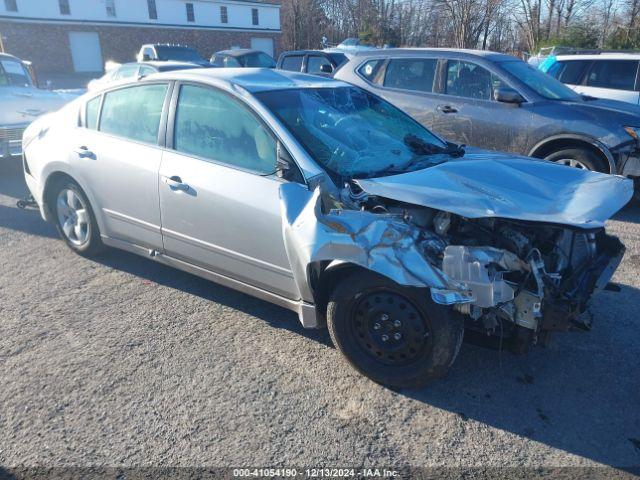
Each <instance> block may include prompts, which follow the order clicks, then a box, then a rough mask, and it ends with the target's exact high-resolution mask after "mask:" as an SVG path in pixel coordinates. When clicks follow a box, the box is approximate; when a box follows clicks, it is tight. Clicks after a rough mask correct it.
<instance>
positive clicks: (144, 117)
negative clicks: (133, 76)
mask: <svg viewBox="0 0 640 480" xmlns="http://www.w3.org/2000/svg"><path fill="white" fill-rule="evenodd" d="M166 93H167V85H143V86H136V87H129V88H122V89H120V90H115V91H113V92H109V93H107V94H105V98H104V104H103V106H102V115H101V120H100V131H101V132H104V133H109V134H111V135H116V136H118V137H124V138H128V139H130V140H135V141H138V142H143V143H153V144H155V143H157V140H158V128H159V127H160V117H161V116H162V106H163V104H164V98H165V95H166Z"/></svg>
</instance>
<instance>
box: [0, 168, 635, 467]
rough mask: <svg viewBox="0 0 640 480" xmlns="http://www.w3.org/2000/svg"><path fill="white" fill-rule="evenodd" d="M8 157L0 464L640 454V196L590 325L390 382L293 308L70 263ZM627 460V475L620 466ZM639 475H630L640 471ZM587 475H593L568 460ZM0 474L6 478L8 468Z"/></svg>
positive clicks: (145, 266) (374, 461)
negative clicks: (349, 356)
mask: <svg viewBox="0 0 640 480" xmlns="http://www.w3.org/2000/svg"><path fill="white" fill-rule="evenodd" d="M25 194H26V190H25V186H24V183H23V180H22V178H21V176H20V174H19V171H18V169H11V168H7V165H0V314H1V317H0V319H1V320H0V474H1V473H2V469H3V468H4V469H5V470H4V471H5V473H7V472H10V471H11V469H12V468H13V467H15V466H17V465H23V466H36V465H40V466H47V467H52V466H120V467H127V466H134V467H140V466H188V467H215V466H236V467H244V466H264V467H273V466H298V467H304V466H306V467H313V466H316V467H320V466H323V467H324V466H361V465H368V466H396V467H400V466H409V465H410V466H414V467H446V468H447V469H449V468H451V469H453V470H447V471H451V472H456V471H457V470H455V469H458V468H469V467H474V468H477V469H479V470H480V471H483V469H490V468H494V467H500V468H503V467H517V468H519V469H520V468H526V469H529V470H530V471H531V472H532V473H534V472H536V471H538V469H540V468H543V469H544V468H552V467H582V468H585V467H593V470H592V471H593V472H596V474H597V475H604V476H609V475H613V474H618V475H622V476H625V475H628V476H630V475H632V473H633V472H635V473H638V469H639V466H640V372H639V370H638V362H639V359H640V208H639V207H638V206H637V205H636V206H630V207H627V208H626V209H625V210H623V211H622V212H621V213H620V214H618V216H617V217H616V219H615V220H613V221H611V222H610V223H609V225H608V228H609V229H610V231H611V232H614V233H615V234H617V235H619V236H620V237H621V239H622V240H623V242H624V243H625V244H626V246H627V253H626V256H625V258H624V260H623V263H622V265H621V267H620V269H619V270H618V272H617V273H616V275H615V277H614V281H616V282H618V283H619V284H620V285H621V287H622V288H621V291H620V292H609V291H605V292H602V293H599V294H597V296H596V297H595V298H594V299H593V302H592V305H591V307H590V308H589V311H588V312H587V314H588V315H591V316H592V317H593V320H594V326H593V329H592V330H591V331H589V332H583V331H575V332H567V333H559V334H556V335H555V337H554V338H553V340H552V342H551V345H550V346H548V347H546V348H543V347H536V348H535V349H534V350H533V351H532V352H531V353H530V354H528V355H527V356H515V355H512V354H510V353H506V352H502V353H500V352H498V351H496V350H488V349H484V348H481V347H477V346H473V345H468V344H465V345H463V348H462V351H461V353H460V355H459V357H458V360H457V361H456V363H455V365H454V366H453V368H452V370H451V372H450V374H449V375H448V376H447V377H446V378H445V379H443V380H440V381H438V382H436V383H433V384H431V385H429V386H427V387H425V388H423V389H420V390H390V389H387V388H384V387H382V386H379V385H376V384H374V383H372V382H371V381H369V380H367V379H366V378H363V377H361V376H360V375H358V374H357V373H355V372H354V371H353V370H352V369H351V368H350V367H349V366H348V365H347V364H346V363H345V362H344V361H343V360H342V358H341V357H340V355H339V353H338V352H337V351H336V350H335V349H334V347H333V346H332V345H331V341H330V339H329V336H328V334H327V333H326V331H315V330H311V331H309V330H304V329H303V328H302V327H301V326H300V324H299V322H298V319H297V317H296V315H294V314H293V313H291V312H289V311H286V310H283V309H281V308H279V307H276V306H274V305H271V304H269V303H265V302H263V301H260V300H257V299H254V298H252V297H249V296H247V295H244V294H241V293H238V292H235V291H232V290H229V289H226V288H223V287H220V286H218V285H216V284H213V283H210V282H208V281H206V280H202V279H200V278H197V277H195V276H192V275H189V274H186V273H182V272H180V271H176V270H172V269H170V268H168V267H164V266H162V265H159V264H156V263H153V261H151V260H149V259H146V258H141V257H137V256H134V255H131V254H128V253H124V252H121V251H116V250H111V251H109V252H108V253H106V254H105V255H103V256H101V257H99V258H96V259H91V260H90V259H84V258H81V257H79V256H77V255H74V254H73V253H72V252H71V251H70V250H69V249H68V248H66V247H65V245H64V243H63V242H62V241H60V240H59V239H58V238H57V235H56V231H55V229H54V227H53V226H51V225H49V224H46V223H44V222H43V221H42V219H41V218H40V216H39V214H38V212H37V211H35V210H19V209H17V208H16V206H15V202H16V200H17V199H19V198H21V197H22V196H23V195H25ZM613 469H616V470H615V471H614V470H613ZM634 469H635V470H634ZM568 471H569V472H575V473H579V472H582V471H583V470H580V469H579V468H573V469H568ZM0 476H1V475H0Z"/></svg>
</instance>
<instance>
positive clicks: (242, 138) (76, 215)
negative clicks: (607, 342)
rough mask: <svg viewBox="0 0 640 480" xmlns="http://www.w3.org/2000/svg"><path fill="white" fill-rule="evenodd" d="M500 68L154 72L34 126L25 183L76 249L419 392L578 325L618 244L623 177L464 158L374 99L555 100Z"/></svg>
mask: <svg viewBox="0 0 640 480" xmlns="http://www.w3.org/2000/svg"><path fill="white" fill-rule="evenodd" d="M396 53H397V54H398V57H395V55H396ZM396 58H397V60H398V61H399V64H397V65H394V64H393V63H392V62H393V61H395V60H396ZM451 62H454V63H453V65H451ZM503 63H509V61H508V59H507V58H502V57H501V56H500V57H496V56H493V55H485V56H482V57H479V56H477V55H472V54H469V53H456V54H455V55H454V54H453V53H451V52H429V53H426V54H425V56H423V54H422V53H420V52H404V51H398V52H391V56H390V57H380V53H379V52H373V53H371V54H358V55H356V56H354V58H353V59H352V61H351V62H350V63H349V64H347V65H344V66H343V67H342V68H340V69H339V70H338V72H339V73H340V72H345V75H346V74H347V73H348V74H349V76H351V77H352V80H353V81H354V82H355V81H356V78H355V77H356V76H358V78H359V79H360V80H358V82H359V81H361V82H362V85H363V86H364V87H365V88H361V87H359V86H354V85H351V84H349V83H346V82H343V81H339V80H335V79H330V78H322V77H312V76H309V75H304V74H301V73H297V72H287V71H284V70H274V69H265V68H262V69H250V70H246V71H243V73H242V75H238V71H237V70H234V69H192V70H184V71H170V72H163V73H158V74H155V75H150V76H147V77H144V78H141V79H136V80H132V81H130V82H127V83H125V84H117V85H109V86H107V87H106V88H104V89H102V90H99V91H93V92H89V93H87V94H86V95H84V96H83V97H81V98H79V99H77V100H75V101H73V102H71V103H70V104H68V105H66V106H65V107H64V108H62V109H61V110H60V111H58V112H56V113H53V114H49V115H45V116H42V117H40V118H39V119H38V120H36V121H35V122H33V123H32V124H31V125H30V126H29V127H28V128H27V130H26V132H25V134H24V139H23V145H24V155H23V165H24V172H25V179H26V183H27V185H28V187H29V190H30V191H31V193H32V194H33V197H34V198H35V200H36V202H37V204H38V206H39V208H40V211H41V214H42V216H43V218H44V219H46V220H48V221H50V222H52V223H54V224H55V225H56V227H57V229H58V231H59V233H60V235H61V237H62V238H63V239H64V241H65V242H66V243H67V245H68V246H69V248H71V249H72V250H74V251H75V252H77V253H79V254H81V255H93V254H96V253H98V252H99V251H100V250H101V249H102V248H104V247H105V246H109V247H116V248H121V249H124V250H128V251H131V252H134V253H137V254H140V255H143V256H146V257H149V258H151V259H153V260H154V261H157V262H160V263H163V264H166V265H170V266H173V267H176V268H179V269H182V270H186V271H189V272H192V273H194V274H196V275H199V276H202V277H204V278H207V279H210V280H213V281H215V282H218V283H221V284H223V285H226V286H228V287H231V288H235V289H239V290H241V291H243V292H246V293H249V294H251V295H255V296H257V297H259V298H262V299H264V300H267V301H270V302H273V303H275V304H278V305H281V306H283V307H285V308H289V309H291V310H293V311H295V312H297V313H298V315H299V317H300V321H301V322H302V324H303V325H304V326H305V327H309V328H318V327H323V326H325V325H326V326H327V327H328V329H329V332H330V334H331V337H332V339H333V342H334V344H335V345H336V347H337V348H338V349H339V350H340V351H341V352H342V353H343V354H344V356H345V358H346V359H347V360H348V361H349V362H350V363H351V364H352V365H353V366H354V367H355V368H356V369H357V370H358V371H360V372H362V373H363V374H365V375H367V376H369V377H370V378H372V379H373V380H375V381H377V382H380V383H383V384H387V385H393V386H398V387H414V386H417V385H421V384H424V383H425V382H427V381H429V380H432V379H434V378H437V377H440V376H442V375H444V374H445V373H446V372H447V370H448V369H449V368H450V367H451V365H452V363H453V362H454V360H455V358H456V356H457V353H458V351H459V349H460V345H461V342H462V338H463V332H464V331H465V329H467V330H471V331H476V332H481V333H482V334H483V335H487V336H489V337H492V338H495V339H496V340H497V339H500V341H501V342H503V341H504V345H505V346H507V345H508V346H510V347H511V348H513V349H515V350H518V351H523V350H526V349H527V348H528V347H529V346H530V345H532V344H535V343H543V342H544V341H545V340H546V339H547V337H548V335H549V333H550V332H551V331H554V330H567V329H568V328H570V326H572V325H582V326H583V327H585V325H584V321H585V320H584V318H583V317H581V316H580V313H581V312H583V311H584V309H585V308H586V305H587V303H588V301H589V299H590V298H591V296H592V294H593V293H594V292H595V291H597V290H599V289H602V288H604V287H605V286H606V285H607V283H608V281H609V279H610V278H611V276H612V275H613V273H614V271H615V270H616V268H617V266H618V265H619V263H620V261H621V259H622V256H623V254H624V246H623V245H622V244H621V243H620V241H619V240H618V239H617V238H615V237H612V236H609V235H607V233H606V232H605V228H604V224H605V222H606V220H607V219H608V218H610V217H611V216H612V215H613V214H615V212H617V211H618V210H619V209H620V208H621V207H622V206H624V205H625V204H626V203H627V201H628V200H629V199H630V197H631V195H632V193H633V184H632V182H630V181H629V180H627V179H624V178H622V177H620V176H615V175H607V174H602V173H596V172H589V171H586V170H579V169H575V168H567V167H564V166H560V165H555V164H553V163H551V162H546V161H542V160H536V159H530V158H524V157H520V156H514V155H512V154H505V153H497V152H487V151H476V150H473V149H469V150H467V151H465V149H464V148H463V147H462V146H460V145H458V144H454V143H452V142H450V141H448V140H446V139H443V138H442V137H441V136H440V135H436V134H435V133H432V132H431V131H429V130H428V129H427V128H425V126H424V125H423V124H424V123H426V122H424V120H422V122H421V123H422V124H421V123H420V122H418V121H416V120H414V118H412V117H411V116H409V115H407V114H406V113H405V112H404V111H402V110H401V109H399V108H398V107H396V106H394V105H393V104H392V103H389V102H388V101H386V100H384V99H383V98H382V97H383V96H386V95H387V92H392V93H393V94H394V95H395V94H398V95H413V93H411V92H410V91H409V93H405V92H404V90H403V88H402V87H403V86H404V84H403V83H395V82H396V80H395V79H396V78H400V79H402V81H405V80H407V79H409V80H410V79H411V78H415V77H419V78H420V79H422V80H421V82H418V81H416V80H410V81H411V82H413V83H411V84H410V85H411V86H413V87H419V86H422V87H423V89H426V86H429V90H430V92H423V93H424V94H425V95H433V96H434V97H438V96H446V95H449V94H450V92H455V97H456V98H457V99H463V100H460V101H459V103H453V101H451V102H447V103H446V104H451V105H450V106H451V108H452V109H454V108H455V109H457V110H458V111H460V112H461V113H464V115H468V114H467V113H466V110H467V108H468V107H467V105H471V104H466V103H464V102H466V100H464V99H467V98H469V99H471V100H473V101H478V102H487V103H489V102H495V103H496V104H497V105H498V108H504V109H505V110H503V111H502V112H501V113H500V114H498V115H496V114H493V117H494V118H500V117H501V116H504V117H507V116H508V115H510V114H511V113H514V112H517V111H519V109H524V108H530V111H531V114H533V113H535V110H536V108H546V107H545V106H544V100H542V98H544V97H543V95H542V94H541V93H540V92H538V91H537V90H536V89H535V88H533V87H530V86H528V84H527V82H525V81H524V80H522V79H521V78H520V77H519V74H518V70H517V68H518V67H517V66H514V65H508V66H505V65H502V64H503ZM472 64H473V65H472ZM474 65H475V66H474ZM431 67H434V68H431ZM512 67H516V68H512ZM430 68H431V69H430ZM527 68H528V67H527ZM476 69H483V70H485V71H486V72H489V73H490V74H493V75H495V78H493V77H490V84H485V83H483V82H485V81H486V79H484V76H485V75H486V73H484V72H479V71H475V73H474V70H476ZM531 71H532V72H536V74H537V75H543V74H542V73H541V72H538V71H537V70H531ZM465 72H466V73H465ZM511 72H516V74H513V73H511ZM360 75H361V76H362V77H360ZM469 75H473V76H474V77H475V78H476V79H475V80H474V81H473V82H471V85H467V84H465V83H464V82H461V79H467V77H468V76H469ZM387 78H390V79H391V80H388V81H387ZM535 78H537V77H535ZM543 78H546V77H543ZM497 82H504V84H503V83H497ZM553 82H554V83H553V84H552V85H551V87H548V88H550V89H551V90H550V91H551V92H555V91H556V89H557V88H558V87H557V85H560V86H561V84H559V83H558V84H557V85H556V82H555V80H553ZM385 83H386V85H385ZM491 86H493V87H494V88H496V89H497V90H498V93H499V94H498V95H497V98H498V100H495V99H492V93H491V91H490V89H489V88H490V87H491ZM516 88H517V90H516ZM562 88H564V87H562ZM370 90H371V91H375V92H376V93H372V92H371V91H370ZM563 91H564V90H562V92H563ZM568 91H569V92H571V94H572V95H575V94H574V93H573V92H572V91H571V90H568ZM447 92H449V93H447ZM548 94H549V95H551V93H548ZM465 95H469V96H465ZM518 95H520V96H521V98H519V97H518ZM398 98H402V97H398ZM516 100H517V101H516ZM549 101H550V102H552V103H553V102H555V100H549ZM538 102H542V105H541V106H538ZM561 102H566V100H565V99H563V100H562V101H561ZM576 102H577V101H576ZM397 103H401V102H397ZM414 103H417V100H414ZM528 103H532V104H533V105H532V106H531V105H526V104H528ZM406 105H408V103H407V104H406ZM454 105H455V107H454ZM405 108H406V106H405ZM431 108H432V107H430V106H429V104H426V107H425V108H424V110H425V111H427V110H429V109H431ZM473 108H475V107H473ZM572 108H573V107H572ZM575 108H578V107H575ZM469 109H471V107H469ZM436 111H437V109H436ZM576 112H577V111H576ZM584 112H586V110H585V111H584ZM584 112H578V113H576V115H575V117H578V116H580V115H584V114H585V113H584ZM438 113H439V114H441V115H444V116H446V115H449V113H446V112H439V111H438ZM450 113H455V112H450ZM413 114H414V115H416V113H415V111H413ZM602 115H604V113H602ZM467 118H468V120H467V121H469V122H471V121H475V120H472V117H471V116H468V117H467ZM574 121H577V120H575V119H574ZM519 122H523V120H519ZM482 128H485V129H489V128H491V127H489V126H488V125H485V126H483V127H482ZM446 131H447V132H449V133H451V134H454V133H455V127H453V126H449V127H447V130H446ZM487 131H488V130H487ZM445 138H446V137H445Z"/></svg>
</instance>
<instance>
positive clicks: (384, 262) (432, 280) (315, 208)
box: [280, 183, 473, 303]
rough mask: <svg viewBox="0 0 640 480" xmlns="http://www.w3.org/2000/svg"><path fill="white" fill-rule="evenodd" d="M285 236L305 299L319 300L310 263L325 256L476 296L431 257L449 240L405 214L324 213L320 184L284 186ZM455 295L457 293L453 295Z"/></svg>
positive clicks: (407, 282)
mask: <svg viewBox="0 0 640 480" xmlns="http://www.w3.org/2000/svg"><path fill="white" fill-rule="evenodd" d="M280 201H281V210H282V219H283V237H284V243H285V248H286V252H287V256H288V258H289V262H290V264H291V269H292V272H293V277H294V280H295V283H296V285H297V287H298V290H299V293H300V298H301V299H302V300H303V301H306V302H313V301H314V292H313V287H312V285H311V281H310V267H311V266H312V265H314V264H317V263H318V262H322V261H336V260H337V261H342V262H348V263H351V264H355V265H358V266H361V267H363V268H366V269H368V270H371V271H373V272H376V273H378V274H380V275H384V276H385V277H388V278H390V279H391V280H393V281H394V282H396V283H398V284H400V285H404V286H411V287H427V288H433V289H434V290H436V291H439V290H441V291H445V290H446V291H448V292H449V293H450V297H449V298H448V299H447V303H467V302H470V301H473V297H472V295H471V292H469V291H467V290H466V289H465V288H464V286H463V285H461V284H459V283H458V282H455V281H452V280H450V279H449V278H448V277H447V276H446V275H445V274H444V273H443V272H442V271H441V270H440V269H438V268H437V267H436V266H434V264H433V263H432V262H431V261H429V252H430V251H434V252H435V251H437V250H442V249H444V248H445V244H444V243H443V242H442V240H440V239H439V238H438V237H437V236H435V234H433V236H429V235H428V232H427V233H425V232H424V231H422V232H421V231H420V230H419V229H418V228H416V227H414V226H412V225H409V224H407V223H406V222H404V221H403V219H402V217H401V216H400V215H394V214H374V213H370V212H366V211H361V210H346V209H332V210H329V211H328V212H326V213H324V212H323V208H322V196H321V190H320V187H318V188H316V189H315V190H314V191H313V192H311V191H309V190H308V189H306V188H305V187H303V186H301V185H298V184H295V183H288V184H284V185H282V186H281V187H280ZM451 295H452V296H453V297H451Z"/></svg>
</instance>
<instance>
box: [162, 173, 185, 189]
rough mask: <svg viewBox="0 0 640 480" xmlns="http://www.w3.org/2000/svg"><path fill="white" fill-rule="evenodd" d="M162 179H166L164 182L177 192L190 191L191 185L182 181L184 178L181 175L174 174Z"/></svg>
mask: <svg viewBox="0 0 640 480" xmlns="http://www.w3.org/2000/svg"><path fill="white" fill-rule="evenodd" d="M162 180H163V181H164V183H166V184H167V185H169V188H170V189H171V190H173V191H174V192H176V191H181V192H188V191H189V185H187V184H186V183H182V179H181V178H180V177H178V176H177V175H174V176H172V177H162Z"/></svg>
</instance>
